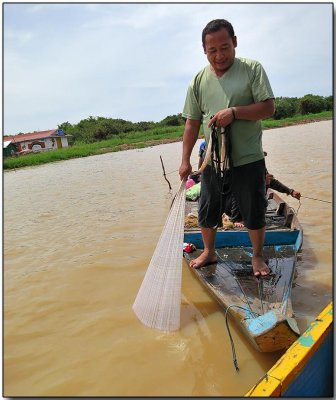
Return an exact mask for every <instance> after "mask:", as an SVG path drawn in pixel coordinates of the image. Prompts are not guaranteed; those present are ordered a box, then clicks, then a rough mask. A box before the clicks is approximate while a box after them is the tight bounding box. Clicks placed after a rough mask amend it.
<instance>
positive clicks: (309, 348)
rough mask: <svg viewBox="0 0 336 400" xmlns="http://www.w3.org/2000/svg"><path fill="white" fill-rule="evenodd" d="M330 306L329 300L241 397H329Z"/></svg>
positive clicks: (331, 378)
mask: <svg viewBox="0 0 336 400" xmlns="http://www.w3.org/2000/svg"><path fill="white" fill-rule="evenodd" d="M333 356H334V351H333V305H332V303H329V304H328V305H327V306H326V307H325V309H324V310H323V311H321V313H320V314H319V315H318V316H317V317H316V318H315V320H314V321H313V322H312V323H311V324H310V326H309V327H308V328H307V329H306V331H305V332H304V333H303V334H302V335H301V336H300V337H299V338H298V339H297V340H296V341H295V342H294V343H293V344H292V345H291V347H290V348H289V349H288V350H287V351H286V352H285V354H284V355H283V356H282V357H281V358H280V359H279V360H278V361H277V362H276V363H275V364H274V365H273V367H272V368H271V369H270V370H269V371H268V372H267V373H266V374H265V376H263V377H262V379H260V380H259V381H258V382H257V383H256V384H255V385H254V386H253V387H252V388H251V389H250V390H249V391H248V392H247V393H246V395H245V397H319V398H322V397H331V398H332V397H333V396H334V388H333V386H334V371H333V366H334V362H333Z"/></svg>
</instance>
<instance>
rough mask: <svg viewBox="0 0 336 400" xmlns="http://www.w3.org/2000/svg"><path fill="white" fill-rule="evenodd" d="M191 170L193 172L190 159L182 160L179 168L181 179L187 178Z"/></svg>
mask: <svg viewBox="0 0 336 400" xmlns="http://www.w3.org/2000/svg"><path fill="white" fill-rule="evenodd" d="M191 172H192V167H191V164H190V161H182V164H181V166H180V169H179V174H180V178H181V181H183V180H187V179H188V176H189V175H190V174H191Z"/></svg>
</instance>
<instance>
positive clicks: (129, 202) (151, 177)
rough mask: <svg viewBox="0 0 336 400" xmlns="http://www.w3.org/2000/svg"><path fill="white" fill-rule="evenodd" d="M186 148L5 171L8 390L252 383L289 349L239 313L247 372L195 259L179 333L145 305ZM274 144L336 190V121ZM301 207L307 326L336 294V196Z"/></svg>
mask: <svg viewBox="0 0 336 400" xmlns="http://www.w3.org/2000/svg"><path fill="white" fill-rule="evenodd" d="M181 148H182V144H181V142H178V143H172V144H166V145H160V146H155V147H151V148H145V149H141V150H129V151H123V152H119V153H109V154H104V155H100V156H93V157H88V158H83V159H76V160H70V161H63V162H57V163H52V164H48V165H43V166H39V167H34V168H26V169H20V170H17V171H10V172H5V173H4V177H3V179H4V231H3V234H4V273H3V277H4V297H3V301H4V347H3V350H4V355H3V357H4V365H3V366H4V380H3V383H4V396H5V397H11V396H81V397H84V396H243V395H244V394H245V393H246V392H247V391H248V389H249V388H250V387H251V386H252V385H253V384H254V383H255V382H256V381H257V380H258V379H259V378H260V377H261V376H262V375H263V374H264V373H265V372H266V371H267V370H268V369H269V368H270V367H271V366H272V365H273V363H274V362H275V361H276V360H277V359H278V358H279V357H280V356H281V355H282V352H278V353H275V354H260V353H258V352H257V351H255V350H254V349H253V348H252V347H251V346H250V344H249V343H248V342H247V341H246V340H245V338H244V337H243V336H242V334H241V333H240V332H239V331H238V330H237V329H236V328H235V326H234V324H232V328H231V331H232V335H233V339H234V342H235V345H236V352H237V357H238V362H239V366H240V372H239V374H237V373H236V372H235V369H234V367H233V364H232V356H231V346H230V342H229V339H228V333H227V330H226V326H225V314H224V312H223V310H222V309H220V308H219V307H218V306H217V304H216V303H215V302H214V301H213V299H212V298H211V297H210V296H209V295H208V294H207V293H206V292H205V291H204V289H203V288H202V287H201V286H200V284H199V283H198V281H197V280H196V278H195V277H194V276H193V275H192V273H191V271H189V269H188V266H187V265H186V263H185V262H184V265H183V277H182V309H181V329H180V330H179V331H178V332H174V333H162V332H160V331H156V330H152V329H149V328H147V327H145V326H143V325H142V324H141V323H140V322H139V321H138V320H137V318H136V316H135V315H134V313H133V311H132V308H131V307H132V304H133V302H134V299H135V296H136V294H137V292H138V289H139V287H140V285H141V282H142V279H143V277H144V274H145V272H146V269H147V267H148V264H149V262H150V259H151V256H152V254H153V251H154V249H155V246H156V243H157V241H158V238H159V236H160V233H161V230H162V227H163V224H164V222H165V220H166V216H167V214H168V210H169V207H170V204H171V201H172V197H173V194H174V192H175V191H176V190H177V188H178V185H179V178H178V175H177V169H178V167H179V162H180V157H181ZM264 150H266V151H267V152H268V156H267V158H266V161H267V166H268V170H269V171H270V172H272V173H273V174H274V175H275V177H276V178H277V179H279V180H280V181H282V182H283V183H285V184H287V186H290V187H293V188H295V189H296V190H299V191H301V194H302V195H304V196H308V197H313V198H317V199H323V200H327V201H331V200H332V123H331V121H324V122H319V123H311V124H307V125H299V126H294V127H289V128H281V129H274V130H267V131H265V132H264ZM160 155H162V157H163V161H164V164H165V168H166V171H167V172H171V173H169V174H168V177H169V179H170V181H171V184H172V186H173V190H172V192H169V190H168V185H167V183H166V182H165V180H164V179H163V176H162V169H161V163H160V159H159V156H160ZM193 159H194V161H195V164H196V162H197V148H196V147H195V149H194V153H193ZM195 168H196V167H195ZM173 171H175V172H173ZM286 199H287V200H288V202H289V203H290V204H291V205H292V206H293V208H295V209H296V210H297V208H298V206H299V203H298V201H297V200H295V199H292V198H290V197H286ZM298 216H299V219H300V221H301V223H302V226H303V229H304V242H303V247H302V255H301V256H300V257H301V260H300V261H299V263H298V276H297V279H296V283H297V285H296V286H295V287H294V288H293V293H292V300H293V308H294V310H295V312H296V317H297V319H298V323H299V327H300V329H301V331H304V330H305V329H306V328H307V326H308V324H309V323H310V322H311V321H312V320H313V319H314V317H315V316H316V315H317V314H318V313H319V312H320V311H321V310H322V309H323V308H324V307H325V306H326V305H327V304H328V303H329V301H330V300H331V298H332V205H331V204H328V203H323V202H320V201H314V200H310V199H306V198H302V200H301V207H300V209H299V214H298Z"/></svg>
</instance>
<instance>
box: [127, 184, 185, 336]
mask: <svg viewBox="0 0 336 400" xmlns="http://www.w3.org/2000/svg"><path fill="white" fill-rule="evenodd" d="M185 191H186V188H185V182H182V183H181V186H180V188H179V190H178V192H177V194H176V196H175V199H174V201H173V204H172V207H171V209H170V211H169V214H168V217H167V220H166V223H165V225H164V228H163V230H162V233H161V236H160V238H159V241H158V243H157V245H156V248H155V250H154V253H153V256H152V259H151V261H150V264H149V266H148V269H147V271H146V275H145V277H144V280H143V282H142V284H141V287H140V289H139V292H138V294H137V297H136V299H135V302H134V304H133V311H134V312H135V314H136V315H137V317H138V318H139V319H140V321H141V322H142V323H143V324H144V325H147V326H149V327H151V328H156V329H160V330H163V331H174V330H177V329H179V327H180V309H181V283H182V263H183V235H184V211H185Z"/></svg>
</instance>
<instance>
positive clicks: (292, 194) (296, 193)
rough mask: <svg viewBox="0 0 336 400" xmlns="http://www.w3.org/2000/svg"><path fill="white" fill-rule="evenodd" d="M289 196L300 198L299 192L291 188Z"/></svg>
mask: <svg viewBox="0 0 336 400" xmlns="http://www.w3.org/2000/svg"><path fill="white" fill-rule="evenodd" d="M291 196H292V197H294V198H295V199H298V200H300V198H301V193H300V192H297V191H296V190H293V191H292V193H291Z"/></svg>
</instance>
